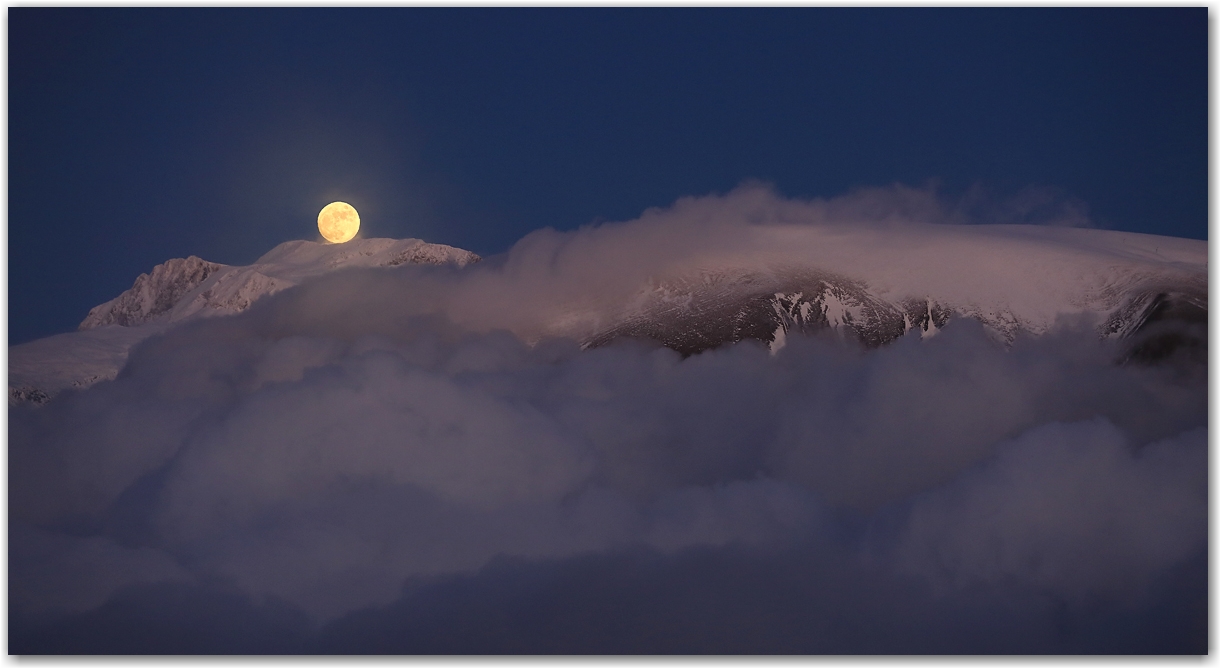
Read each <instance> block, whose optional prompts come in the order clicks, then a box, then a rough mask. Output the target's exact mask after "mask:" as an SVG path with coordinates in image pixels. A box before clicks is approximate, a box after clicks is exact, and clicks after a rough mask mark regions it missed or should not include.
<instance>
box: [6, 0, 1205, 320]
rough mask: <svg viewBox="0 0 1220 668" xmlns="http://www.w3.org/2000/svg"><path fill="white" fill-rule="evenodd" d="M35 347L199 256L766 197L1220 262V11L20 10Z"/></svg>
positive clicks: (23, 215) (20, 122)
mask: <svg viewBox="0 0 1220 668" xmlns="http://www.w3.org/2000/svg"><path fill="white" fill-rule="evenodd" d="M8 16H9V26H8V29H9V35H8V36H9V91H8V93H9V96H8V101H9V184H8V185H9V189H8V196H9V202H8V205H9V208H8V216H9V217H8V221H9V227H8V235H9V236H8V242H9V337H10V343H21V342H24V341H28V340H30V339H33V338H37V337H41V336H46V335H49V334H53V333H57V332H62V331H70V330H72V329H74V328H75V326H76V325H77V323H79V321H80V320H81V319H82V318H83V317H84V315H85V313H86V312H87V311H88V309H89V308H90V307H92V306H94V305H96V304H98V303H101V302H103V301H106V300H107V299H110V298H112V297H114V296H115V295H117V294H118V293H119V292H121V291H122V290H125V289H126V288H128V287H130V286H131V283H132V281H133V280H134V279H135V277H136V276H137V275H138V274H139V273H141V272H146V271H148V270H149V269H151V268H152V267H153V266H154V265H155V264H158V263H160V262H163V261H165V260H167V259H169V258H172V257H183V256H186V255H198V256H200V257H203V258H205V259H208V260H212V261H216V262H223V263H227V264H245V263H249V262H251V261H253V260H254V259H255V258H257V257H258V256H259V255H261V254H263V253H264V252H266V251H267V250H269V249H270V248H272V247H273V246H275V245H276V244H278V243H281V242H283V241H287V240H290V239H314V238H316V228H315V226H314V225H315V222H314V221H315V216H316V214H317V211H318V210H319V209H320V208H321V207H322V206H323V205H324V204H326V203H327V202H330V201H332V200H336V199H341V200H345V201H348V202H350V203H352V204H353V205H355V206H356V208H357V209H358V210H359V211H360V212H361V216H362V225H363V227H362V234H363V235H364V236H366V237H379V236H385V237H419V238H422V239H425V240H427V241H433V242H440V243H448V244H452V245H455V246H460V247H462V248H467V249H469V250H473V251H475V252H478V253H481V254H491V253H496V252H500V251H503V250H505V249H507V248H508V247H509V246H510V245H511V244H512V242H514V241H515V240H516V239H518V238H520V237H521V236H522V235H524V234H525V233H527V232H529V231H530V230H533V229H536V228H539V227H544V226H552V227H556V228H560V229H570V228H574V227H577V226H580V225H582V224H586V223H589V222H593V221H595V220H625V219H630V218H634V217H636V216H638V215H639V214H640V213H641V212H642V211H643V210H644V209H645V208H647V207H650V206H663V205H667V204H670V203H672V202H673V201H674V200H675V199H676V198H678V197H681V196H685V195H702V194H707V193H709V192H723V191H726V190H728V189H731V188H732V187H734V186H735V185H737V184H738V183H740V182H741V181H743V180H745V179H751V178H753V179H762V180H766V181H770V182H772V183H774V184H775V186H776V187H777V188H778V190H779V191H780V192H781V193H783V194H785V195H788V196H799V197H812V196H823V197H828V196H834V195H839V194H842V193H844V192H845V191H847V190H849V189H851V188H853V187H857V186H875V185H887V184H890V183H894V182H903V183H906V184H910V185H923V184H925V183H927V182H929V180H936V181H937V182H939V183H940V186H939V187H940V189H941V191H942V192H944V193H945V194H947V195H949V196H953V195H954V194H960V193H963V192H965V190H966V189H967V188H970V187H971V186H973V185H975V184H980V185H982V186H983V187H984V188H986V189H987V190H988V191H989V192H991V193H995V194H996V196H998V197H1003V196H1005V195H1006V194H1012V193H1016V192H1018V191H1020V190H1021V189H1022V188H1024V187H1027V186H1046V187H1051V188H1055V189H1057V190H1058V191H1060V192H1061V193H1063V194H1064V195H1065V196H1069V197H1075V198H1079V199H1081V200H1083V201H1084V202H1085V203H1087V204H1088V205H1089V209H1090V212H1091V215H1092V217H1093V219H1094V221H1095V223H1097V224H1098V225H1099V226H1102V227H1108V228H1113V229H1122V230H1134V231H1141V232H1150V233H1156V234H1167V235H1174V236H1185V237H1194V238H1200V239H1202V238H1206V236H1207V186H1208V182H1207V131H1208V127H1207V86H1208V82H1207V9H1206V8H1202V7H1199V8H1189V9H1136V8H1126V9H1048V8H1024V9H986V10H981V9H959V8H947V9H946V8H942V9H858V8H857V9H829V8H790V9H765V10H755V9H749V10H746V9H700V10H686V9H682V10H672V9H647V8H637V9H526V10H521V9H418V8H383V9H344V10H331V9H262V10H248V9H221V8H212V9H120V10H116V9H48V8H10V9H9V14H8Z"/></svg>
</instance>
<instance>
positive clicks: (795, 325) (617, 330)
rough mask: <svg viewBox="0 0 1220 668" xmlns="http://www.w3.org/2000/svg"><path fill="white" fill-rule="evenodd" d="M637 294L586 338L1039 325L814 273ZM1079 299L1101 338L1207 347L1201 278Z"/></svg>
mask: <svg viewBox="0 0 1220 668" xmlns="http://www.w3.org/2000/svg"><path fill="white" fill-rule="evenodd" d="M640 302H641V306H640V307H639V308H637V309H636V310H634V311H633V312H632V313H631V314H629V315H627V316H626V317H624V318H623V319H621V320H620V321H619V322H617V323H615V324H614V325H612V326H611V327H609V328H607V329H605V330H602V331H601V332H599V333H597V334H596V335H594V336H592V337H590V338H589V339H587V340H586V341H585V345H586V346H592V347H596V346H601V345H605V344H608V343H610V342H611V341H613V340H615V339H617V338H620V337H639V338H647V339H652V340H654V341H657V342H660V343H661V344H663V345H665V346H666V347H668V348H672V349H673V350H675V351H677V352H680V353H682V354H683V355H692V354H696V353H699V352H702V351H704V350H708V349H711V348H715V347H718V346H721V345H725V344H728V343H735V342H737V341H742V340H746V339H753V340H756V341H760V342H763V343H766V344H768V345H769V346H770V347H771V349H772V350H773V351H775V350H779V349H780V348H782V347H783V346H784V345H785V342H786V340H787V337H789V336H791V335H793V334H815V333H823V334H828V335H832V336H834V337H836V338H839V339H842V340H850V341H855V342H857V343H859V344H861V345H863V346H864V347H867V348H876V347H878V346H882V345H885V344H887V343H889V342H891V341H893V340H895V339H897V338H899V337H901V336H904V335H906V334H907V333H908V332H910V331H911V330H918V331H919V332H920V336H921V337H928V336H934V335H935V334H936V333H937V331H938V330H939V329H940V328H942V327H944V326H945V324H946V323H948V321H949V320H950V319H953V318H973V319H975V320H978V321H980V322H982V323H983V324H984V325H985V326H986V327H987V328H988V330H989V331H991V332H992V334H993V335H994V336H995V337H996V338H997V339H999V340H1003V341H1006V342H1011V341H1012V340H1013V338H1014V337H1015V336H1016V335H1017V334H1018V332H1020V331H1023V330H1025V331H1035V332H1036V331H1037V329H1038V328H1037V327H1036V326H1034V325H1033V324H1031V323H1029V322H1025V321H1024V319H1023V318H1022V317H1021V314H1019V313H1013V312H1012V311H1010V310H1007V309H1004V308H1002V307H995V306H992V307H986V306H980V305H978V304H970V303H957V304H955V303H951V302H947V301H944V300H942V299H938V298H937V296H935V295H930V296H926V297H922V298H911V297H906V298H902V299H897V300H894V299H890V298H887V297H886V296H881V295H878V294H876V292H875V291H874V290H873V289H872V288H871V287H870V286H869V285H868V284H867V283H865V282H863V281H859V280H853V279H850V278H847V277H845V276H840V275H835V274H831V273H828V272H816V271H804V272H802V271H796V272H740V273H734V274H725V273H715V274H703V275H699V276H694V277H691V278H688V279H685V280H671V281H666V282H663V283H660V284H658V285H657V286H655V287H654V288H652V289H651V290H650V291H649V294H646V295H644V296H642V298H641V299H640ZM1085 306H1088V307H1091V308H1086V309H1084V310H1087V311H1091V312H1094V313H1096V314H1099V315H1102V316H1105V317H1104V320H1103V322H1102V323H1101V325H1100V326H1099V328H1098V335H1099V336H1102V337H1112V338H1124V339H1127V338H1129V339H1132V340H1133V341H1138V342H1139V344H1140V345H1144V344H1145V342H1144V341H1142V339H1143V338H1144V337H1145V336H1146V335H1148V333H1149V332H1150V331H1151V330H1152V329H1154V328H1155V329H1163V330H1166V331H1169V330H1173V333H1172V334H1164V335H1162V336H1160V337H1159V338H1158V339H1157V341H1159V342H1158V343H1152V344H1148V345H1151V346H1152V347H1153V348H1155V349H1156V350H1158V351H1160V352H1159V353H1158V354H1159V355H1160V356H1164V355H1167V354H1170V353H1171V352H1172V350H1173V349H1175V347H1176V346H1179V345H1183V344H1184V345H1188V346H1195V347H1198V346H1203V348H1204V349H1205V347H1206V323H1207V284H1206V278H1205V277H1204V276H1198V277H1195V278H1193V279H1191V278H1181V279H1179V280H1177V281H1167V280H1164V279H1159V280H1154V281H1149V282H1147V283H1143V284H1138V285H1136V286H1134V287H1132V288H1131V289H1130V290H1128V291H1126V292H1123V293H1119V294H1114V295H1107V296H1106V297H1105V298H1104V299H1099V300H1098V302H1097V303H1095V304H1089V305H1085ZM1107 314H1108V315H1107ZM1192 324H1195V325H1197V324H1202V325H1203V326H1204V329H1203V331H1202V332H1194V333H1192V334H1187V333H1184V331H1183V329H1182V328H1183V327H1184V326H1187V325H1192ZM1147 354H1153V353H1152V352H1148V353H1147ZM1136 357H1140V355H1136Z"/></svg>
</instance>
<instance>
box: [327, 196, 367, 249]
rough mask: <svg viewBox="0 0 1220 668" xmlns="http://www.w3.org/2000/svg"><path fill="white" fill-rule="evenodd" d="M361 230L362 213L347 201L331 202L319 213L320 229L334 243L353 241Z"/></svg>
mask: <svg viewBox="0 0 1220 668" xmlns="http://www.w3.org/2000/svg"><path fill="white" fill-rule="evenodd" d="M359 230H360V214H358V213H356V209H355V208H354V207H352V205H351V204H348V203H347V202H331V203H330V204H327V205H326V206H324V207H322V210H321V211H320V212H319V213H318V231H319V232H321V233H322V236H323V237H325V238H326V240H327V241H329V242H331V243H333V244H341V243H343V242H345V241H351V240H352V237H355V236H356V232H358V231H359Z"/></svg>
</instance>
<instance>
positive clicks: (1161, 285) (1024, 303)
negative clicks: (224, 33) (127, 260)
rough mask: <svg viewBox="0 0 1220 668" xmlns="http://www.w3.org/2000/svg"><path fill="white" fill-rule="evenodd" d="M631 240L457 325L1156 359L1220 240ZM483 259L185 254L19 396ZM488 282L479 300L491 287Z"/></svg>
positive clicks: (22, 353)
mask: <svg viewBox="0 0 1220 668" xmlns="http://www.w3.org/2000/svg"><path fill="white" fill-rule="evenodd" d="M634 224H635V223H632V224H628V225H634ZM624 230H627V232H631V228H630V227H622V228H614V229H609V230H608V231H605V232H604V234H605V235H618V236H611V237H609V238H608V239H604V238H600V237H598V236H597V235H599V234H603V231H602V230H598V229H594V230H591V231H586V232H582V233H577V234H578V235H579V234H586V236H584V237H571V238H570V239H577V238H579V240H580V241H579V243H576V242H574V241H572V242H570V243H569V245H568V246H567V247H564V248H561V249H560V250H558V251H555V250H554V249H552V250H548V251H547V252H546V253H542V254H539V255H538V256H537V258H535V259H533V260H531V259H525V258H528V257H532V256H531V255H530V253H531V252H532V251H531V250H530V248H529V244H528V243H527V240H523V242H522V243H521V244H519V245H518V247H517V248H514V250H513V251H510V253H509V255H508V258H507V261H506V262H503V263H493V264H490V265H489V264H488V263H485V264H484V265H482V267H483V268H482V269H478V270H476V271H479V272H482V273H481V274H480V277H481V278H483V279H490V280H491V281H493V282H496V281H499V282H498V283H495V284H496V285H498V286H499V287H497V288H496V291H498V292H497V294H498V295H499V296H497V297H496V298H495V300H494V301H495V305H494V308H493V307H491V306H489V304H491V303H492V302H490V301H484V302H482V303H484V304H485V306H484V307H482V308H483V309H486V310H485V311H480V307H477V306H471V303H479V302H480V300H481V299H483V298H482V297H478V296H477V295H476V297H475V298H474V299H465V298H455V299H454V300H453V301H454V303H455V304H457V305H451V308H453V309H457V310H456V311H455V312H454V313H450V314H449V315H450V317H452V318H454V320H455V321H459V322H460V321H463V319H465V320H466V321H467V324H470V322H469V321H470V318H472V317H473V318H475V319H476V320H478V325H479V326H480V327H483V328H486V327H491V328H503V329H509V330H512V331H514V332H516V333H517V334H518V335H519V336H521V337H522V338H523V339H525V340H536V339H537V338H539V337H541V336H565V337H569V338H573V339H576V340H578V341H580V342H581V344H582V345H583V346H585V347H589V346H599V345H604V344H606V343H609V342H610V341H613V340H615V339H618V338H621V337H646V338H650V339H653V340H657V341H660V342H661V343H663V344H664V345H666V346H669V347H670V348H673V349H675V350H677V351H679V352H681V353H683V354H693V353H697V352H699V351H702V350H706V349H708V348H713V347H716V346H719V345H722V344H725V343H731V342H735V341H740V340H744V339H755V340H759V341H762V342H764V343H767V344H768V345H770V347H771V349H772V351H778V350H779V349H780V348H782V347H783V346H784V345H785V342H786V341H787V340H788V338H789V337H791V336H792V335H794V334H798V333H803V334H809V333H814V332H829V333H831V334H832V335H834V336H837V337H840V338H844V339H852V340H856V341H858V342H860V343H862V344H864V345H865V346H868V347H876V346H881V345H884V344H886V343H888V342H890V341H893V340H894V339H896V338H898V337H901V336H904V335H906V334H907V333H908V332H910V331H912V330H919V332H920V336H923V337H927V336H931V335H934V334H936V332H937V331H938V330H939V329H940V328H941V327H944V326H945V324H946V323H947V322H948V321H949V320H951V319H953V318H962V317H965V318H973V319H976V320H979V321H981V322H982V323H983V324H984V325H985V326H986V327H987V328H988V330H989V331H990V332H992V333H993V334H994V336H995V337H996V338H997V339H999V340H1003V341H1012V340H1013V338H1014V337H1015V336H1017V334H1018V333H1019V332H1022V331H1025V332H1030V333H1034V334H1038V333H1042V332H1045V331H1046V330H1048V329H1049V328H1050V327H1051V326H1053V325H1054V324H1055V322H1056V320H1057V319H1058V318H1060V317H1062V316H1072V315H1076V314H1085V315H1087V316H1090V317H1093V318H1095V319H1096V321H1097V322H1098V323H1099V324H1098V325H1097V327H1098V335H1099V336H1101V337H1117V338H1132V339H1133V345H1132V346H1131V349H1132V351H1133V354H1136V355H1143V356H1147V357H1153V358H1155V357H1157V356H1159V355H1163V354H1165V353H1166V352H1170V351H1172V350H1174V349H1177V348H1180V347H1181V346H1182V345H1183V344H1185V345H1187V346H1194V347H1195V348H1197V349H1201V350H1205V349H1206V322H1207V244H1206V242H1204V241H1198V240H1191V239H1177V238H1169V237H1159V236H1154V235H1146V234H1135V233H1126V232H1114V231H1105V230H1090V229H1069V228H1049V227H1036V226H1020V225H1009V226H1005V225H989V226H965V225H934V224H904V225H893V226H886V225H881V226H878V225H860V226H851V225H821V226H818V225H758V226H747V227H742V228H735V229H734V230H733V231H732V234H731V235H730V238H731V239H732V241H733V243H724V242H723V240H720V241H718V242H717V243H715V244H705V245H704V246H698V239H696V240H695V241H694V242H692V243H691V244H690V246H689V247H688V246H686V245H684V244H678V245H676V246H675V248H679V249H681V251H680V252H673V251H666V250H665V249H663V248H662V249H660V250H658V249H657V248H635V247H632V246H631V245H630V244H624V243H621V239H622V237H623V235H624ZM682 238H686V237H682ZM527 239H528V238H527ZM556 253H558V254H556ZM564 253H568V255H563V254H564ZM561 256H562V257H561ZM478 260H479V258H478V256H476V255H474V254H473V253H470V252H468V251H464V250H460V249H456V248H452V247H449V246H440V245H435V244H427V243H424V242H422V241H419V240H415V239H407V240H393V239H364V240H356V241H352V242H349V243H346V244H341V245H330V244H318V243H312V242H307V241H293V242H288V243H285V244H281V245H280V246H277V247H276V248H275V249H273V250H272V251H271V252H269V253H267V254H266V255H264V256H263V257H261V258H260V259H259V260H258V261H257V262H256V263H254V264H252V265H250V266H246V267H229V266H224V265H218V264H215V263H210V262H206V261H204V260H201V259H199V258H195V257H190V258H186V259H176V260H170V261H169V262H166V263H165V264H162V265H159V266H158V267H156V268H155V269H154V270H153V271H152V272H151V273H150V274H144V275H141V276H140V277H139V278H137V279H136V282H135V285H133V286H132V288H131V289H130V290H128V291H126V292H124V293H123V294H122V295H119V296H118V297H116V298H115V299H113V300H111V301H109V302H107V303H105V304H102V305H100V306H98V307H96V308H94V309H93V310H91V311H90V312H89V315H88V316H87V317H86V318H85V320H84V322H82V323H81V326H80V329H81V331H79V332H75V333H71V334H61V335H58V336H53V337H48V338H46V339H42V340H39V341H34V342H31V343H27V344H23V345H20V346H14V347H13V348H11V349H10V351H9V365H10V366H9V397H10V403H15V402H18V403H19V402H23V401H35V402H38V401H44V400H45V399H46V398H47V397H49V396H53V395H54V394H55V393H56V392H58V391H61V390H63V389H65V388H70V387H85V386H88V385H89V384H91V383H93V382H97V381H98V380H102V379H106V378H112V377H114V375H115V374H116V373H117V372H118V370H119V368H120V367H121V366H122V364H123V363H124V361H125V359H126V354H127V350H128V349H129V348H130V346H131V345H133V344H134V343H135V342H137V341H139V340H142V339H143V338H146V337H147V336H150V335H152V334H154V333H157V332H160V331H164V330H165V329H167V328H169V327H173V326H174V325H175V324H176V323H179V322H182V321H186V320H192V319H196V318H201V317H209V316H215V315H224V314H232V313H238V312H241V311H243V310H245V309H247V308H249V306H250V305H251V304H252V303H254V302H255V301H257V300H258V299H259V298H261V297H263V296H266V295H269V294H273V293H275V292H278V291H280V290H283V289H285V288H287V287H290V286H293V285H296V284H298V283H300V282H301V281H303V280H305V279H307V278H310V277H313V276H318V275H321V274H324V273H326V272H329V271H332V270H334V269H337V268H340V267H387V266H395V265H399V264H405V263H415V264H420V263H423V264H453V265H456V266H459V267H461V266H465V265H468V264H470V263H473V262H476V261H478ZM531 262H533V263H535V264H539V266H538V267H533V269H537V270H538V272H541V274H542V275H545V276H547V278H546V282H544V284H543V288H542V289H543V290H544V291H545V290H551V291H552V292H553V295H544V296H542V297H538V296H536V295H535V294H534V293H533V292H530V291H531V290H535V289H537V288H538V286H537V285H536V284H529V285H528V286H527V285H526V284H525V283H520V284H516V283H514V281H516V280H518V279H517V278H514V276H515V275H516V274H515V273H514V272H516V273H517V274H530V273H531V272H521V271H520V268H521V267H520V265H521V264H522V263H526V264H529V263H531ZM514 263H515V264H514ZM531 266H532V265H531ZM513 267H516V269H514V268H513ZM556 267H567V269H556ZM565 271H567V272H568V273H567V274H565V273H564V272H565ZM599 272H600V273H599ZM531 275H532V274H531ZM623 276H627V278H623ZM641 277H643V278H642V279H641ZM473 285H475V286H476V287H475V288H471V289H472V290H475V291H476V292H477V290H480V289H482V290H485V289H486V286H487V282H486V280H485V281H482V282H475V283H473ZM514 291H516V292H514ZM470 294H474V293H470ZM480 294H481V293H480ZM506 295H515V298H514V297H509V296H506ZM467 296H469V294H467ZM459 302H460V304H458V303H459ZM441 308H445V307H443V306H442V307H441ZM492 311H495V312H494V313H492ZM472 312H473V313H474V315H473V316H472V315H471V313H472Z"/></svg>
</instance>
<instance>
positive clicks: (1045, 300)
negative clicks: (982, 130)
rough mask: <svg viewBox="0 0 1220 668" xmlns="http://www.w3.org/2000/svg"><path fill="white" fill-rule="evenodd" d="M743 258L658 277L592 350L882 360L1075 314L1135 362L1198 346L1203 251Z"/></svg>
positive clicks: (936, 237)
mask: <svg viewBox="0 0 1220 668" xmlns="http://www.w3.org/2000/svg"><path fill="white" fill-rule="evenodd" d="M745 245H746V246H747V247H748V248H749V249H750V250H749V252H737V251H733V250H730V251H728V252H726V253H723V254H721V255H720V257H713V258H711V259H708V258H703V259H701V260H700V261H699V262H697V263H694V264H687V265H685V266H683V267H681V268H680V269H679V270H677V271H671V272H668V273H667V274H663V275H657V276H654V277H652V278H651V279H650V285H648V286H647V287H646V288H644V289H641V290H639V291H638V292H637V293H636V294H635V295H634V296H633V297H632V298H630V299H628V300H626V301H625V302H624V305H623V306H621V307H619V308H618V310H617V312H616V313H615V315H614V316H613V317H611V318H609V319H608V321H609V324H608V325H606V326H602V327H600V328H598V329H597V330H596V331H594V332H590V333H586V334H585V335H584V337H583V338H584V340H585V342H586V345H594V346H596V345H603V344H605V343H608V342H610V341H613V340H615V339H618V338H620V337H624V336H635V337H643V338H649V339H653V340H657V341H660V342H662V343H663V344H664V345H666V346H668V347H670V348H673V349H674V350H677V351H679V352H681V353H683V354H694V353H698V352H700V351H703V350H706V349H708V348H713V347H716V346H719V345H723V344H724V343H729V342H734V341H740V340H743V339H756V340H760V341H763V342H766V343H768V344H769V345H770V346H771V348H772V350H773V351H775V350H778V349H779V348H782V347H783V345H784V344H785V342H786V340H787V338H788V337H789V336H790V335H792V334H794V333H802V334H810V333H813V332H828V333H830V334H832V335H834V336H836V337H838V338H842V339H849V340H854V341H856V342H858V343H860V344H862V345H864V346H866V347H876V346H881V345H884V344H886V343H888V342H890V341H893V340H894V339H897V338H899V337H901V336H904V335H906V334H907V333H908V332H910V331H911V330H919V332H920V335H921V336H924V337H927V336H932V335H935V334H936V332H937V331H938V330H939V329H940V328H941V327H944V325H945V324H946V323H947V322H948V321H949V320H950V319H951V318H954V317H968V318H973V319H975V320H978V321H980V322H982V323H983V324H984V325H985V326H986V328H987V330H988V331H989V332H991V333H992V334H993V336H994V337H995V338H996V339H998V340H1001V341H1003V342H1005V343H1011V342H1012V341H1013V340H1014V338H1015V337H1016V336H1017V335H1018V334H1019V333H1020V332H1029V333H1033V334H1039V333H1042V332H1045V331H1046V330H1048V329H1049V328H1050V327H1052V326H1053V325H1054V324H1055V323H1056V321H1057V319H1058V318H1060V317H1063V316H1072V315H1077V314H1086V315H1089V316H1092V317H1095V318H1097V319H1098V321H1099V324H1098V326H1097V327H1098V335H1099V336H1102V337H1113V338H1123V339H1132V341H1133V343H1135V344H1138V345H1134V346H1132V349H1131V351H1130V352H1131V354H1134V355H1137V356H1152V357H1157V356H1163V355H1165V354H1168V353H1170V352H1172V350H1173V349H1176V348H1178V347H1180V345H1181V344H1186V345H1188V346H1194V347H1198V346H1205V343H1206V323H1207V243H1206V242H1204V241H1198V240H1192V239H1178V238H1170V237H1160V236H1155V235H1146V234H1135V233H1126V232H1114V231H1107V230H1092V229H1071V228H1049V227H1036V226H1025V225H987V226H966V225H932V224H922V225H919V224H909V225H901V226H893V227H887V226H858V227H851V226H825V227H821V228H819V227H815V226H760V227H758V228H757V229H754V230H751V238H750V239H749V241H748V243H747V244H745ZM1166 327H1168V328H1169V329H1170V330H1172V331H1166ZM1183 328H1185V329H1186V330H1190V331H1189V332H1186V331H1185V330H1184V329H1183ZM1200 328H1201V331H1200Z"/></svg>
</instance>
